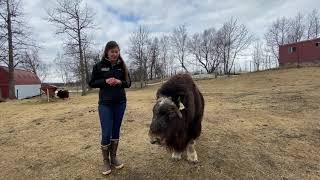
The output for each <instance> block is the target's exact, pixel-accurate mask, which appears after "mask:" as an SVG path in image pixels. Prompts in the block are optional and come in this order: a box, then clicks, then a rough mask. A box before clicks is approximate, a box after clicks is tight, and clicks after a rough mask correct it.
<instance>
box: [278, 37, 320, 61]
mask: <svg viewBox="0 0 320 180" xmlns="http://www.w3.org/2000/svg"><path fill="white" fill-rule="evenodd" d="M315 64H317V65H319V64H320V38H317V39H312V40H308V41H301V42H297V43H292V44H285V45H281V46H280V47H279V65H280V66H290V65H315Z"/></svg>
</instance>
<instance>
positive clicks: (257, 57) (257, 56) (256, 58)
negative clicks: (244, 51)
mask: <svg viewBox="0 0 320 180" xmlns="http://www.w3.org/2000/svg"><path fill="white" fill-rule="evenodd" d="M264 58H265V56H264V49H263V44H262V42H261V41H260V40H258V39H257V40H256V41H255V42H254V44H253V53H252V61H253V65H254V69H255V71H259V70H260V69H261V68H262V65H263V63H264V60H265V59H264Z"/></svg>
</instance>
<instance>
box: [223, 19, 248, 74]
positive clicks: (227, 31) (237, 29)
mask: <svg viewBox="0 0 320 180" xmlns="http://www.w3.org/2000/svg"><path fill="white" fill-rule="evenodd" d="M218 42H219V43H220V45H221V47H220V53H222V55H221V59H222V60H221V61H222V63H223V66H224V73H225V74H230V73H231V70H232V69H233V66H234V62H235V59H236V58H238V57H239V56H240V55H241V53H242V52H243V51H244V50H246V49H247V48H248V47H249V45H250V44H251V42H252V35H250V33H249V30H248V29H247V27H246V26H245V25H244V24H238V21H237V20H235V19H233V18H231V19H230V20H229V21H228V22H226V23H224V24H223V26H222V28H221V29H220V30H219V31H218Z"/></svg>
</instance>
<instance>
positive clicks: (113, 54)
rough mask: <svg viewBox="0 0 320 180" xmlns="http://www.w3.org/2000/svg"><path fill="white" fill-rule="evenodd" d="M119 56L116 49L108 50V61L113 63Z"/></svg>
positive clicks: (118, 51)
mask: <svg viewBox="0 0 320 180" xmlns="http://www.w3.org/2000/svg"><path fill="white" fill-rule="evenodd" d="M119 55H120V50H119V48H118V47H115V48H112V49H109V50H108V59H109V60H110V61H111V62H115V61H116V60H117V59H118V58H119Z"/></svg>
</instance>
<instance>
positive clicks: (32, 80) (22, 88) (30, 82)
mask: <svg viewBox="0 0 320 180" xmlns="http://www.w3.org/2000/svg"><path fill="white" fill-rule="evenodd" d="M8 79H9V70H8V68H7V67H4V66H0V97H2V98H8V97H9V81H8ZM14 81H15V82H14V87H15V95H16V97H17V98H18V99H24V98H28V97H33V96H37V95H39V94H40V88H41V81H40V79H39V78H38V76H37V75H35V74H34V73H32V72H30V71H26V70H21V69H15V70H14Z"/></svg>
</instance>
